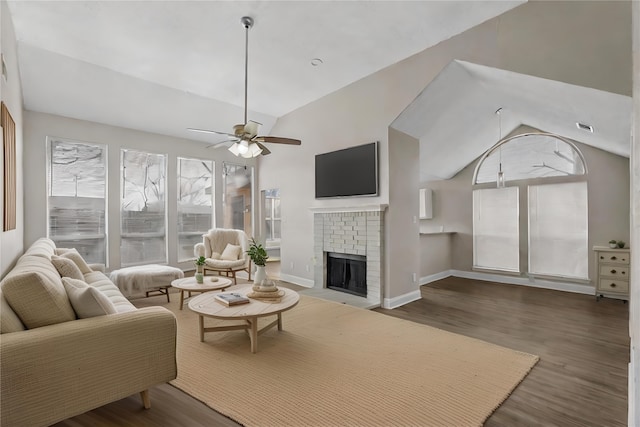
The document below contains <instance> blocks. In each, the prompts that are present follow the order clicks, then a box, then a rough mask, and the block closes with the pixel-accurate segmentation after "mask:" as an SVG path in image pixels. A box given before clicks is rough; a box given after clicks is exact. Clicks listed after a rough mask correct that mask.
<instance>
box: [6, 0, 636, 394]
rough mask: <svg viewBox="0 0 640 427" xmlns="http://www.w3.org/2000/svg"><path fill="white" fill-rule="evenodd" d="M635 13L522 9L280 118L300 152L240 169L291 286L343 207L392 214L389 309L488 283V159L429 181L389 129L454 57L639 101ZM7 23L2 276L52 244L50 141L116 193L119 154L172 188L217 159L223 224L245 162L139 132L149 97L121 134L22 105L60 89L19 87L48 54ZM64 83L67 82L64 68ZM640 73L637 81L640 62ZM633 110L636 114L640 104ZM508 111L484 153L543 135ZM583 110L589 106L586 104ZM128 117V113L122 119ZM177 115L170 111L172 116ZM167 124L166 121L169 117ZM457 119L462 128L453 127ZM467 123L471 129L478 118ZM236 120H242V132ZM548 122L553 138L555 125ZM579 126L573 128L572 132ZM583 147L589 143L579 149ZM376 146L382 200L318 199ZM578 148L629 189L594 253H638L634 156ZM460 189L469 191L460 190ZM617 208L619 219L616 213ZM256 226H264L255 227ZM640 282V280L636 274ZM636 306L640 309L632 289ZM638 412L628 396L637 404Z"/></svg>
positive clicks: (563, 5)
mask: <svg viewBox="0 0 640 427" xmlns="http://www.w3.org/2000/svg"><path fill="white" fill-rule="evenodd" d="M630 15H631V2H615V3H609V2H554V3H547V2H529V3H525V4H522V5H520V6H518V7H516V8H514V9H512V10H509V11H507V12H505V13H504V14H501V15H500V16H499V17H497V18H493V19H489V20H487V21H485V22H483V23H481V24H479V25H477V26H474V27H473V28H471V29H469V30H467V31H464V32H462V33H460V34H458V35H456V36H453V37H451V38H449V39H447V40H444V41H442V42H440V43H439V44H437V45H435V46H433V47H431V48H429V49H426V50H424V51H422V52H419V53H416V54H415V55H413V56H410V57H408V58H406V59H403V60H402V61H400V62H398V63H396V64H394V65H391V66H389V67H387V68H384V69H381V70H380V71H378V72H376V73H375V74H372V75H370V76H368V77H365V78H363V79H361V80H358V81H357V82H354V83H352V84H349V85H347V86H346V87H344V88H342V89H341V90H339V91H336V92H334V93H331V94H329V95H327V96H325V97H323V98H321V99H318V100H316V101H313V102H311V103H309V104H307V105H305V106H303V107H301V108H298V109H296V110H294V111H291V112H289V113H288V114H285V115H283V116H281V117H278V118H277V121H275V123H274V124H273V123H272V125H273V127H272V128H271V133H272V134H277V135H285V136H293V137H296V138H299V139H301V140H302V141H303V142H302V146H300V147H285V146H282V147H280V146H273V147H272V146H270V147H269V148H270V149H271V150H272V154H271V155H270V156H265V157H261V158H258V159H251V160H242V162H241V164H242V165H243V166H245V165H246V166H247V167H249V168H255V169H254V170H255V185H256V187H255V188H256V190H258V189H259V190H265V189H279V191H280V194H281V209H282V213H281V217H282V218H283V220H282V235H281V246H280V257H281V260H282V261H281V277H282V278H283V279H284V280H287V281H289V282H291V283H294V284H298V285H301V286H305V287H310V286H313V284H314V269H316V268H317V266H318V262H319V260H318V257H317V255H316V253H315V252H314V238H313V218H314V213H315V212H319V211H326V212H330V211H332V210H341V209H344V208H348V209H356V208H361V209H362V210H370V209H374V208H376V209H379V210H381V211H382V212H384V215H385V234H384V239H385V242H384V243H385V254H384V255H385V264H384V286H383V289H382V291H381V301H380V305H382V306H383V307H387V308H393V307H399V306H402V305H403V304H406V303H408V302H411V301H414V300H416V299H419V298H420V285H423V284H426V283H428V282H430V281H433V280H437V279H440V278H443V277H447V276H450V275H451V276H456V275H457V276H458V277H465V275H466V276H469V277H475V278H478V277H482V276H481V275H480V276H473V275H474V274H476V273H475V272H474V270H473V268H472V260H471V258H472V244H471V237H470V236H471V232H470V223H471V220H470V215H469V212H468V211H469V210H470V209H469V208H468V207H466V208H465V209H464V212H463V211H462V210H461V209H459V206H460V203H466V204H467V205H468V204H470V203H471V184H470V183H471V172H472V171H473V168H474V166H475V159H477V158H478V157H480V156H481V155H482V153H483V152H484V151H485V150H486V149H484V150H480V151H477V150H476V151H472V152H470V153H469V154H468V155H470V156H472V159H474V161H473V162H469V163H467V164H465V165H464V167H465V168H463V170H462V169H461V170H459V171H456V172H455V174H454V175H453V177H452V178H450V179H440V180H423V179H422V176H421V172H422V171H421V166H420V165H419V164H418V162H417V161H416V159H417V158H419V156H420V151H421V150H422V140H421V137H422V135H420V136H419V137H418V138H415V137H411V136H407V135H408V134H407V133H406V132H404V131H403V130H402V129H398V128H394V127H393V126H392V123H393V122H394V120H396V119H397V118H398V117H400V116H401V115H402V113H403V111H404V110H405V108H407V107H408V106H409V105H411V104H412V102H413V101H414V100H415V99H416V97H418V95H419V94H420V93H421V92H422V91H423V90H425V88H427V87H428V86H429V85H430V83H432V82H434V81H436V79H437V78H438V76H440V75H441V72H442V70H444V69H445V68H446V67H447V66H448V65H449V64H450V63H452V61H455V60H462V61H466V62H469V63H472V64H481V65H483V66H486V67H492V68H496V69H501V70H510V71H512V72H515V73H522V74H527V75H531V76H535V77H542V78H545V79H550V80H556V81H561V82H563V83H567V84H572V85H578V86H583V87H587V88H591V89H594V90H597V91H604V92H608V93H612V94H616V95H621V96H623V97H626V98H628V99H629V100H630V99H631V95H632V79H631V78H632V57H631V55H630V53H631V37H630V36H631V31H632V27H631V19H630ZM636 15H637V13H636ZM594 23H598V28H597V30H595V29H594V27H593V24H594ZM2 24H3V25H2V28H3V29H2V52H3V55H4V56H5V62H6V65H7V74H8V79H7V80H6V81H3V82H2V100H3V102H4V103H5V104H6V105H7V106H8V108H9V110H10V111H11V114H12V116H13V119H14V121H15V122H16V142H17V148H18V150H17V153H18V155H17V176H18V179H17V224H16V229H15V230H9V231H4V232H3V233H2V234H0V255H1V257H0V258H1V264H0V273H1V274H2V275H4V274H5V273H6V272H7V271H8V270H9V269H10V268H11V266H12V265H13V264H14V263H15V261H16V260H17V258H18V256H19V255H20V254H21V253H22V252H23V251H24V249H25V248H27V247H28V246H29V245H30V244H32V243H33V242H34V241H36V240H37V239H38V238H39V237H42V236H46V235H47V202H46V201H47V187H46V182H47V176H46V167H45V165H46V164H47V153H46V144H45V143H44V141H46V139H47V137H52V136H53V137H60V138H65V139H67V140H70V141H84V142H93V143H101V144H104V145H105V146H106V147H107V151H108V157H109V161H108V168H109V169H108V173H107V176H108V188H110V189H117V188H119V187H120V182H119V176H120V164H119V158H120V155H121V149H125V148H127V149H135V150H143V151H149V152H161V153H166V154H167V156H168V159H169V161H167V167H168V176H169V177H172V176H175V163H176V162H175V159H176V158H177V157H191V158H199V157H203V156H206V157H207V158H208V159H211V160H213V161H214V162H215V165H216V166H215V177H214V182H215V186H216V187H215V192H216V203H215V215H214V216H215V217H216V218H223V217H224V212H223V203H222V202H221V198H222V197H221V195H222V194H223V191H222V188H223V186H222V183H223V182H224V177H223V169H224V168H223V163H228V164H237V163H238V159H237V158H236V157H234V156H233V155H232V154H231V153H229V152H228V151H227V150H206V151H205V150H203V142H202V140H199V141H198V140H195V139H190V137H189V136H188V135H186V134H185V136H184V137H182V138H178V137H175V136H170V135H166V134H165V135H163V134H161V132H149V131H143V130H141V128H142V127H143V126H142V125H141V124H139V123H136V120H137V115H136V114H132V113H131V111H132V110H128V108H132V109H133V110H134V111H135V108H136V107H137V105H136V102H137V99H138V98H137V97H135V96H132V97H122V98H121V99H109V100H106V99H105V100H104V101H103V102H105V103H107V104H111V105H113V111H114V112H113V114H114V116H125V117H126V120H128V122H126V123H128V124H125V123H122V124H120V125H114V124H110V122H109V120H108V119H105V117H99V116H96V117H93V118H92V119H88V118H83V119H78V118H72V117H65V116H66V115H67V114H65V113H64V112H57V113H56V112H55V110H53V108H52V109H51V110H50V111H45V110H44V108H43V107H41V106H40V107H37V108H36V107H31V106H29V105H28V104H23V101H22V99H23V93H24V94H27V93H28V92H33V91H45V92H51V91H54V90H55V88H52V87H37V86H32V85H29V86H28V87H27V86H21V84H20V78H18V77H16V76H20V75H21V74H22V73H33V75H32V76H31V78H32V79H35V80H37V77H38V76H39V75H40V74H39V73H44V72H46V69H40V70H22V69H18V66H17V63H18V61H17V57H18V56H19V55H30V54H34V52H35V51H36V50H37V49H38V48H34V47H32V46H27V45H26V46H22V47H21V46H20V40H18V41H16V40H15V35H13V34H11V28H12V27H13V24H12V23H11V8H10V6H9V5H7V3H6V2H5V1H3V2H2ZM636 27H637V25H636ZM634 28H635V27H634ZM634 31H636V32H637V30H634ZM586 52H588V53H586ZM45 56H47V55H45ZM48 57H49V58H50V60H51V62H50V63H49V65H47V67H48V70H49V71H51V72H52V73H55V72H58V71H55V70H65V69H66V68H65V66H66V65H65V62H63V61H62V60H61V59H60V58H58V57H56V56H55V55H53V54H51V55H48ZM60 73H61V74H64V73H63V72H62V71H60ZM633 75H634V76H637V65H636V68H635V74H633ZM66 78H67V79H73V78H74V76H73V74H72V73H71V74H69V75H68V76H67V77H66ZM22 80H23V81H24V80H25V78H22ZM23 84H24V83H23ZM84 84H85V82H83V81H78V85H79V87H81V89H80V90H79V91H78V92H81V91H83V90H85V87H84V86H82V85H84ZM147 90H149V91H152V90H157V92H154V95H153V97H154V98H155V99H158V100H162V99H163V96H164V95H163V93H164V92H163V91H164V90H166V89H165V88H163V87H162V86H160V85H149V87H148V88H147ZM123 92H125V93H126V89H123ZM67 95H68V96H67ZM78 96H79V95H78V94H65V96H64V97H60V98H61V101H60V103H61V104H65V103H73V102H74V101H73V100H74V99H79V98H77V97H78ZM25 98H26V95H25ZM508 99H512V98H508ZM159 102H161V101H159ZM634 102H636V105H637V101H636V100H635V98H634ZM127 104H129V105H127ZM167 105H169V104H167ZM500 106H501V107H503V108H504V112H503V115H502V120H503V121H504V122H503V126H502V129H501V132H499V131H498V120H497V119H496V117H495V115H494V114H493V113H494V112H495V109H489V110H488V112H487V111H485V115H483V116H481V117H482V121H483V122H484V123H485V128H484V131H485V132H487V133H490V132H493V133H492V134H491V137H492V138H493V142H491V143H490V144H489V146H487V148H489V147H490V146H492V145H493V144H495V142H497V140H499V139H500V137H501V136H502V137H504V136H506V135H507V134H513V133H518V132H519V131H521V130H522V128H521V127H520V126H521V125H530V126H533V125H534V124H535V123H532V122H531V121H527V120H526V118H524V119H523V118H522V117H520V116H517V115H516V111H515V110H514V109H513V108H510V105H508V104H502V105H500ZM440 107H441V108H442V111H443V112H444V113H446V112H447V108H449V107H448V105H444V104H443V105H441V106H440ZM575 108H576V109H578V106H575ZM119 109H122V111H120V112H118V110H119ZM167 110H168V114H170V110H171V108H167ZM59 111H64V105H61V110H59ZM237 111H238V110H235V112H237ZM444 113H442V114H444ZM439 114H440V113H439ZM516 116H517V117H516ZM636 116H637V114H636ZM147 120H151V119H150V118H147ZM156 120H157V121H162V118H158V119H156ZM442 120H447V119H446V118H442ZM449 120H455V117H454V118H453V119H451V118H449ZM461 120H462V121H463V122H464V121H465V120H467V119H461ZM237 121H238V120H235V121H233V120H231V122H233V123H235V122H237ZM636 121H637V119H636ZM264 122H265V123H264V124H265V125H269V121H268V118H267V120H264ZM547 124H548V125H549V126H550V127H553V126H552V124H550V123H547ZM572 126H575V125H574V124H573V123H572ZM634 126H635V127H634V129H637V124H634ZM534 127H535V126H534ZM538 128H539V129H540V130H542V131H555V129H552V128H546V129H545V128H543V127H542V126H539V127H538ZM498 133H502V135H498ZM627 133H628V132H627ZM636 134H637V133H636ZM416 139H418V140H419V141H420V142H419V144H420V146H419V145H418V144H416ZM486 139H487V141H488V142H490V141H491V139H490V138H486ZM443 140H445V141H447V142H448V141H456V140H457V137H456V136H455V135H448V136H447V138H443ZM574 140H577V141H578V143H579V144H582V143H581V142H580V141H579V139H578V138H575V139H574ZM371 141H378V142H379V150H380V151H379V155H380V170H379V178H380V188H379V195H378V196H375V197H368V198H357V199H355V198H354V199H348V200H345V199H334V200H324V201H320V200H316V199H315V198H314V195H313V178H314V177H313V167H312V162H313V158H314V156H315V155H316V154H319V153H324V152H328V151H332V150H338V149H342V148H346V147H349V146H354V145H360V144H364V143H366V142H371ZM419 147H420V148H419ZM580 147H581V149H583V151H585V152H588V153H587V154H586V156H587V157H589V156H591V159H593V158H598V159H600V160H602V162H604V163H607V164H609V165H610V166H612V168H611V169H607V170H601V169H599V168H598V166H597V164H598V163H597V162H596V163H594V162H590V161H589V162H587V164H588V167H589V173H590V174H591V173H593V175H591V176H593V180H594V182H595V181H596V180H600V179H606V180H607V182H608V183H609V184H610V183H620V184H619V185H618V186H616V189H615V191H607V190H606V189H603V190H602V191H593V192H591V191H590V193H589V201H590V203H592V204H593V205H592V208H591V210H590V211H589V219H590V224H589V247H591V246H594V245H602V244H606V242H607V241H608V240H609V239H610V238H612V237H615V238H618V239H620V240H626V241H627V242H628V243H629V246H630V244H631V243H632V242H633V241H634V237H637V236H636V235H635V234H633V232H634V230H635V229H631V227H630V226H629V223H628V216H629V211H630V206H633V204H632V203H633V201H631V202H630V200H629V198H628V197H626V198H625V195H628V194H629V189H630V188H631V192H632V193H633V194H637V187H636V185H637V183H633V182H632V183H631V184H629V183H630V180H631V179H633V176H630V174H629V160H628V158H629V156H626V158H625V156H622V155H619V154H607V153H604V152H602V151H601V150H598V149H597V148H592V147H590V146H589V145H580ZM460 150H464V148H461V149H460ZM629 151H631V150H630V149H629ZM203 153H204V154H203ZM588 160H590V159H588ZM632 161H633V160H632ZM625 162H626V163H625ZM591 176H590V178H589V179H590V180H591V179H592V178H591ZM172 181H175V179H173V178H172V179H168V180H167V182H168V183H169V184H168V187H167V200H173V199H174V198H175V194H176V187H175V186H174V184H172ZM463 181H464V182H466V183H468V185H466V184H462V182H463ZM591 184H592V181H589V185H591ZM424 187H431V188H432V189H433V190H434V196H435V197H434V217H433V219H431V220H418V221H416V220H415V219H414V218H415V216H416V215H417V212H418V203H419V201H418V197H417V194H418V190H419V189H420V188H424ZM463 187H464V188H463ZM603 187H604V186H603ZM451 188H452V189H453V191H451V192H450V193H448V194H447V190H449V189H451ZM257 193H258V191H255V194H254V195H253V204H254V206H257V205H258V204H259V200H258V195H257ZM462 200H466V202H464V201H462ZM461 201H462V202H461ZM108 206H109V214H108V217H109V218H110V221H109V223H108V224H107V227H108V232H107V233H106V234H107V236H108V239H109V241H108V245H107V247H108V248H109V249H108V251H109V252H108V263H109V268H110V269H117V268H119V267H121V266H122V265H123V264H126V263H124V262H123V260H122V257H121V254H120V250H119V248H120V233H121V231H120V224H119V222H118V221H113V219H114V218H118V217H119V214H120V196H119V194H118V191H113V192H111V191H110V192H109V199H108ZM168 206H169V207H168V218H169V221H168V222H169V224H171V223H172V220H171V219H172V218H176V216H177V211H176V208H175V207H171V203H169V204H168ZM611 206H615V208H614V209H612V208H611ZM457 215H459V216H457ZM463 216H464V217H463ZM257 220H258V219H257V218H255V217H254V223H257ZM607 221H609V223H610V226H608V227H603V226H602V224H604V223H606V222H607ZM432 226H433V227H438V228H439V227H442V228H443V231H446V233H442V234H439V233H435V234H433V235H426V234H423V235H422V236H421V234H420V233H421V231H423V229H426V228H429V227H432ZM166 241H167V244H166V246H167V254H166V256H167V258H166V261H167V262H168V264H170V265H173V266H176V267H179V268H182V269H185V270H188V269H191V268H192V266H191V263H190V262H189V261H185V260H184V259H181V257H180V256H179V253H178V245H177V244H176V242H177V241H178V230H177V229H176V228H175V227H171V226H169V227H168V228H167V235H166ZM591 258H592V257H589V261H588V262H589V271H593V267H594V265H593V260H592V259H591ZM632 265H633V263H632ZM636 265H637V263H636ZM633 268H637V267H635V266H634V267H633ZM634 271H637V270H634ZM632 276H633V277H634V279H633V280H635V277H637V274H636V275H633V274H632ZM490 280H496V276H495V275H494V276H491V277H490ZM527 281H528V279H527ZM542 282H544V281H542ZM556 282H557V281H556ZM556 282H554V281H551V283H556ZM534 285H535V284H534ZM538 285H539V286H540V285H542V286H543V287H551V286H557V287H556V289H561V288H560V286H561V285H557V283H556V284H555V285H549V283H542V284H540V283H539V284H538ZM633 288H634V287H633V286H632V289H633ZM565 290H566V289H565ZM573 291H575V289H573ZM587 292H591V289H588V290H587V291H585V292H583V293H587ZM631 300H632V302H633V301H634V300H633V291H632V297H631ZM634 319H636V320H637V318H632V326H634V325H635V326H634V327H635V328H637V327H638V326H637V323H634ZM636 333H637V332H636ZM632 334H633V332H632ZM632 336H633V335H632ZM636 357H637V356H636ZM634 360H635V359H634ZM630 393H631V389H630ZM631 402H632V400H631V399H630V406H631Z"/></svg>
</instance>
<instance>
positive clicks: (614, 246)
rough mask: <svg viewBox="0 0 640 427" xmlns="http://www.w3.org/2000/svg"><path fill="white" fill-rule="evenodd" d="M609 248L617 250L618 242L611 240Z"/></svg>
mask: <svg viewBox="0 0 640 427" xmlns="http://www.w3.org/2000/svg"><path fill="white" fill-rule="evenodd" d="M609 247H610V248H611V249H615V248H617V247H618V242H616V241H615V240H613V239H611V240H609Z"/></svg>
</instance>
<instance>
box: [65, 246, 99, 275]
mask: <svg viewBox="0 0 640 427" xmlns="http://www.w3.org/2000/svg"><path fill="white" fill-rule="evenodd" d="M60 256H61V257H63V258H68V259H70V260H71V261H73V262H75V263H76V265H77V266H78V268H79V269H80V272H81V273H82V274H87V273H91V271H92V270H91V267H89V264H87V262H86V261H85V260H84V258H82V255H80V253H79V252H78V251H77V250H76V249H71V250H68V251H66V252H63V253H62V254H61V255H60Z"/></svg>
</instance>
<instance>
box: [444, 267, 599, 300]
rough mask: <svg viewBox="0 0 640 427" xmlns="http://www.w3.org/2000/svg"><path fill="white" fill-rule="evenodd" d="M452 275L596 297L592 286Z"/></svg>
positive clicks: (475, 274) (488, 275)
mask: <svg viewBox="0 0 640 427" xmlns="http://www.w3.org/2000/svg"><path fill="white" fill-rule="evenodd" d="M450 273H451V274H450V275H451V276H454V277H462V278H465V279H474V280H484V281H488V282H497V283H506V284H510V285H519V286H530V287H532V288H542V289H552V290H554V291H563V292H573V293H576V294H585V295H595V289H594V287H593V286H591V285H583V284H580V283H570V282H552V281H550V280H542V279H535V278H533V279H528V278H525V277H515V276H502V275H500V274H492V273H482V272H479V271H462V270H450Z"/></svg>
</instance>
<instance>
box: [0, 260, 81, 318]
mask: <svg viewBox="0 0 640 427" xmlns="http://www.w3.org/2000/svg"><path fill="white" fill-rule="evenodd" d="M2 294H3V295H4V297H5V298H6V299H7V302H8V303H9V306H11V308H12V309H13V311H14V312H15V313H16V314H17V315H18V317H19V318H20V321H21V322H22V323H23V324H24V325H25V326H26V327H27V328H28V329H33V328H39V327H41V326H47V325H53V324H55V323H62V322H67V321H69V320H75V318H76V314H75V312H74V311H73V308H72V307H71V303H70V302H69V298H68V297H67V292H66V291H65V290H64V286H63V285H62V283H61V282H60V283H58V282H56V281H52V280H48V279H47V278H46V276H44V275H43V274H41V273H39V272H25V273H19V274H15V275H11V276H10V277H6V278H5V279H4V280H3V282H2Z"/></svg>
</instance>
